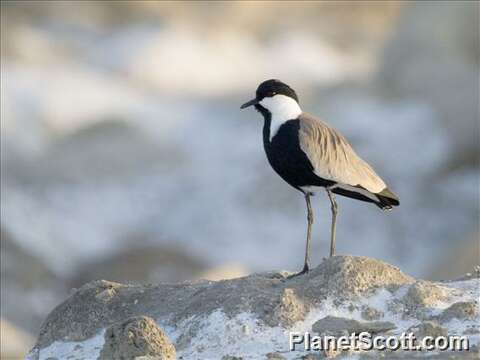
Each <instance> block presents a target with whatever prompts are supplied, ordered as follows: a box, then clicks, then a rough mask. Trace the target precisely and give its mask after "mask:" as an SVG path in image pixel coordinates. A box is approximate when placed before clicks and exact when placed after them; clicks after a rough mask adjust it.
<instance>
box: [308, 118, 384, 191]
mask: <svg viewBox="0 0 480 360" xmlns="http://www.w3.org/2000/svg"><path fill="white" fill-rule="evenodd" d="M299 120H300V130H299V140H300V147H301V149H302V150H303V152H305V154H306V155H307V157H308V159H309V160H310V162H311V163H312V165H313V167H314V169H315V174H316V175H317V176H319V177H321V178H323V179H327V180H332V181H335V182H338V183H340V184H346V185H350V186H357V185H360V186H362V187H363V188H365V189H367V190H368V191H370V192H372V193H379V192H381V191H382V190H383V189H385V188H386V185H385V183H384V182H383V180H382V179H381V178H380V177H379V176H378V175H377V174H376V173H375V171H374V170H373V169H372V167H371V166H370V165H368V164H367V163H366V162H365V161H363V160H362V159H361V158H360V157H359V156H358V155H357V154H356V153H355V151H354V150H353V149H352V147H351V146H350V144H349V143H348V142H347V140H346V139H345V138H344V137H343V136H342V135H341V134H340V133H338V132H337V131H336V130H335V129H332V128H331V127H329V126H328V125H327V124H325V123H323V122H322V121H320V120H318V119H317V118H315V117H314V116H312V115H310V114H306V113H302V114H301V115H300V117H299Z"/></svg>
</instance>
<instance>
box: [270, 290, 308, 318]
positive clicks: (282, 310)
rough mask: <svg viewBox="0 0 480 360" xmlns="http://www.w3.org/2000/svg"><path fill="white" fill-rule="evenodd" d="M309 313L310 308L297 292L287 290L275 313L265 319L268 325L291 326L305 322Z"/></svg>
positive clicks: (274, 310)
mask: <svg viewBox="0 0 480 360" xmlns="http://www.w3.org/2000/svg"><path fill="white" fill-rule="evenodd" d="M307 312H308V307H307V306H306V305H305V303H304V302H303V300H302V299H301V298H300V297H299V296H298V295H297V293H296V290H294V289H291V288H286V289H284V290H283V295H282V297H281V298H280V301H279V302H278V304H277V305H276V306H275V307H274V309H273V311H272V312H271V313H269V314H268V315H267V317H266V318H265V320H266V322H267V324H272V325H273V326H274V325H275V324H278V323H281V324H285V325H287V326H291V325H293V324H294V323H296V322H297V321H300V320H303V319H304V318H305V316H306V314H307Z"/></svg>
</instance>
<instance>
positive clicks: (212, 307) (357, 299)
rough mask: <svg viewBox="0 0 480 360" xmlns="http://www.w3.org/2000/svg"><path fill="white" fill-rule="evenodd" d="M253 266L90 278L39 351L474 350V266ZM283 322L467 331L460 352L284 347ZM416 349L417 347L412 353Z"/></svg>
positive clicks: (203, 354)
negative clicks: (216, 272) (130, 281)
mask: <svg viewBox="0 0 480 360" xmlns="http://www.w3.org/2000/svg"><path fill="white" fill-rule="evenodd" d="M289 275H290V274H288V273H286V272H278V273H276V272H270V273H258V274H252V275H249V276H246V277H241V278H236V279H231V280H222V281H206V280H200V281H195V282H190V281H189V282H182V283H177V284H158V285H157V284H155V285H127V284H120V283H114V282H109V281H105V280H99V281H93V282H90V283H87V284H86V285H84V286H82V287H81V288H79V289H76V290H74V291H73V292H72V294H71V295H70V297H69V298H68V299H67V300H65V301H64V302H63V303H62V304H60V305H59V306H57V307H56V308H55V309H54V310H53V311H52V312H51V313H50V315H49V316H48V317H47V319H46V320H45V322H44V323H43V325H42V329H41V331H40V335H39V337H38V339H37V342H36V345H35V347H34V348H33V349H32V351H31V352H30V354H29V356H28V358H29V359H30V360H34V359H35V360H37V359H52V358H57V359H67V358H68V359H95V358H98V359H111V358H115V359H117V358H118V359H174V358H176V357H177V358H182V359H262V358H263V359H310V358H312V359H314V358H323V357H335V356H340V357H348V358H352V357H353V358H359V357H361V358H363V357H367V358H377V357H378V356H380V355H381V356H386V357H388V358H412V357H423V356H427V355H428V356H433V358H442V359H443V358H472V359H473V358H478V356H479V351H478V342H479V338H480V336H479V333H480V328H479V325H478V324H479V323H480V315H479V309H478V297H479V285H480V280H479V277H478V272H477V273H474V274H468V275H466V276H465V277H463V278H462V279H459V280H456V281H449V282H429V281H423V280H416V279H414V278H412V277H411V276H409V275H406V274H404V273H403V272H402V271H400V270H399V269H398V268H396V267H394V266H392V265H389V264H387V263H384V262H382V261H378V260H375V259H371V258H366V257H353V256H336V257H333V258H330V259H326V260H324V261H323V262H322V263H321V264H320V265H319V266H318V267H316V268H315V269H313V270H312V271H311V272H310V273H309V274H307V275H304V276H298V277H293V278H290V277H289ZM289 331H299V332H305V331H312V332H313V333H317V334H334V335H339V334H345V333H351V332H353V331H356V332H359V331H367V332H370V333H372V334H391V335H399V334H401V333H402V332H404V331H411V332H413V333H414V334H416V336H417V337H418V338H422V337H424V336H427V335H432V336H435V335H446V334H448V335H467V336H468V337H469V341H470V350H469V351H464V352H443V353H431V352H430V353H427V352H424V351H417V352H415V353H413V352H405V351H404V352H402V351H400V352H383V353H382V354H379V353H372V352H365V351H360V352H349V353H345V352H344V353H339V352H332V351H326V352H319V351H316V352H305V351H303V347H301V348H297V350H296V351H294V352H290V351H289V350H288V339H289V338H288V333H289ZM412 354H413V355H412Z"/></svg>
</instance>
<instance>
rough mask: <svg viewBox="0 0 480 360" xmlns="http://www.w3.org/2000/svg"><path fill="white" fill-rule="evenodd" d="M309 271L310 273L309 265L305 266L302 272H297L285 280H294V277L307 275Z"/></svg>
mask: <svg viewBox="0 0 480 360" xmlns="http://www.w3.org/2000/svg"><path fill="white" fill-rule="evenodd" d="M309 271H310V265H308V264H305V265H304V266H303V270H302V271H300V272H298V273H296V274H293V275H290V276H289V277H287V279H293V278H295V277H297V276H300V275H303V274H307V273H308V272H309Z"/></svg>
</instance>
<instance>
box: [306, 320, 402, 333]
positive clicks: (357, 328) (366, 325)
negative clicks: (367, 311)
mask: <svg viewBox="0 0 480 360" xmlns="http://www.w3.org/2000/svg"><path fill="white" fill-rule="evenodd" d="M395 328H396V326H395V324H393V323H391V322H387V321H373V322H361V321H357V320H353V319H346V318H341V317H336V316H327V317H324V318H323V319H320V320H318V321H317V322H316V323H314V324H313V325H312V330H313V331H314V332H316V333H318V334H321V335H332V336H342V335H347V336H348V335H350V334H352V333H356V334H359V333H361V332H368V333H371V334H377V333H383V332H387V331H389V330H393V329H395Z"/></svg>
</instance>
